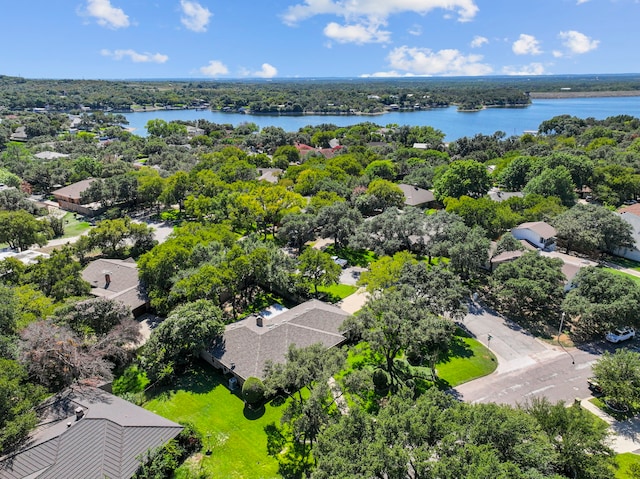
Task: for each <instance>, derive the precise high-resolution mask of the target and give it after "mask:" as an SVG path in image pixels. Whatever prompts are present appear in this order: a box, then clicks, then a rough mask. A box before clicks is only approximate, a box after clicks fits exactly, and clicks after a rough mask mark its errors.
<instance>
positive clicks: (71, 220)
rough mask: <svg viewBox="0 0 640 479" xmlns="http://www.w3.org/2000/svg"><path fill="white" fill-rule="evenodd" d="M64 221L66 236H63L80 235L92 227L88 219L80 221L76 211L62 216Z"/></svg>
mask: <svg viewBox="0 0 640 479" xmlns="http://www.w3.org/2000/svg"><path fill="white" fill-rule="evenodd" d="M62 219H63V221H64V236H63V238H71V237H73V236H78V235H81V234H82V233H84V232H85V231H87V230H88V229H89V228H91V225H90V224H89V222H88V221H78V220H77V219H76V215H75V214H74V213H67V214H65V215H64V217H63V218H62Z"/></svg>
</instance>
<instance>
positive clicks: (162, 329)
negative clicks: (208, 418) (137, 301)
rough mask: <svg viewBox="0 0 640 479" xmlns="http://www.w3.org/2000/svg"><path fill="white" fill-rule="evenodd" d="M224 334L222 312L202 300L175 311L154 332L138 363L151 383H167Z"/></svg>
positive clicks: (179, 307) (181, 306) (182, 306)
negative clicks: (169, 378) (164, 380)
mask: <svg viewBox="0 0 640 479" xmlns="http://www.w3.org/2000/svg"><path fill="white" fill-rule="evenodd" d="M223 331H224V324H223V323H222V311H221V310H220V308H218V307H217V306H215V305H214V304H213V303H211V302H210V301H207V300H204V299H201V300H197V301H194V302H192V303H186V304H183V305H180V306H178V307H176V308H175V309H174V310H172V311H171V314H169V316H168V317H167V319H165V320H164V321H163V322H162V323H160V325H159V326H158V327H157V328H156V329H154V330H153V333H152V334H151V337H150V338H149V340H148V341H147V343H146V344H145V345H144V348H143V350H142V353H141V356H140V362H141V364H142V367H143V369H144V370H145V371H146V373H147V376H148V377H149V379H150V380H151V381H152V382H156V381H158V380H163V379H167V378H168V377H169V376H172V375H173V374H175V373H178V371H179V370H180V369H181V368H183V367H184V366H185V365H186V364H187V363H188V362H189V361H191V360H192V359H194V358H196V357H198V356H199V355H200V353H201V352H202V351H203V350H204V349H205V348H207V347H209V346H211V345H212V344H213V342H214V340H216V338H218V337H220V335H221V334H222V332H223Z"/></svg>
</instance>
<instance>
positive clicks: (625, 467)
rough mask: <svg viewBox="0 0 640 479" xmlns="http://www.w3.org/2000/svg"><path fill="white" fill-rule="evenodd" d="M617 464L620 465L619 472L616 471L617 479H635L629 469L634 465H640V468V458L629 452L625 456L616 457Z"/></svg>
mask: <svg viewBox="0 0 640 479" xmlns="http://www.w3.org/2000/svg"><path fill="white" fill-rule="evenodd" d="M616 463H617V464H618V470H617V471H616V479H633V478H634V477H637V476H633V475H631V471H630V470H629V468H630V467H631V465H632V464H638V466H640V456H639V455H637V454H633V453H631V452H627V453H625V454H618V455H617V456H616Z"/></svg>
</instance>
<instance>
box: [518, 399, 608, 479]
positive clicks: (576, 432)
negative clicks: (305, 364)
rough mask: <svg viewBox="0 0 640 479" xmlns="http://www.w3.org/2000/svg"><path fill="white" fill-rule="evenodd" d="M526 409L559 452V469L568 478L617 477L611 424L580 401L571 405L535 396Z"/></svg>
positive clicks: (526, 405) (593, 478) (596, 478)
mask: <svg viewBox="0 0 640 479" xmlns="http://www.w3.org/2000/svg"><path fill="white" fill-rule="evenodd" d="M524 410H525V411H526V412H527V413H528V414H530V415H531V416H532V417H533V418H535V419H536V421H537V422H538V424H540V426H541V428H542V430H543V431H544V432H545V434H546V435H547V436H548V437H549V439H550V440H551V443H552V444H553V447H554V449H555V451H556V453H557V455H556V457H557V461H558V463H557V465H556V469H557V470H558V472H559V473H560V474H563V476H565V477H580V478H584V479H599V478H610V477H613V473H612V471H613V467H612V466H613V465H614V461H613V458H614V452H613V450H612V449H611V448H610V447H609V446H608V440H609V430H608V427H607V424H606V423H604V422H603V421H601V420H600V419H599V418H597V417H595V416H594V415H593V414H592V413H590V412H589V411H588V410H586V409H584V408H582V407H581V406H580V405H579V404H573V405H571V406H570V407H567V406H566V404H564V403H563V402H558V403H555V404H551V403H550V402H549V400H548V399H547V398H534V399H533V400H532V401H531V403H528V404H525V406H524Z"/></svg>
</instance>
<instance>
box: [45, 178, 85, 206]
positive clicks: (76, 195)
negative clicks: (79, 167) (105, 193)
mask: <svg viewBox="0 0 640 479" xmlns="http://www.w3.org/2000/svg"><path fill="white" fill-rule="evenodd" d="M94 181H95V179H94V178H88V179H86V180H82V181H78V182H76V183H72V184H70V185H68V186H65V187H63V188H59V189H57V190H54V191H52V192H51V194H52V195H53V196H55V197H58V196H61V197H64V198H71V199H74V200H78V201H80V196H81V195H82V192H83V191H85V190H87V189H88V188H89V186H91V183H93V182H94Z"/></svg>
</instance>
